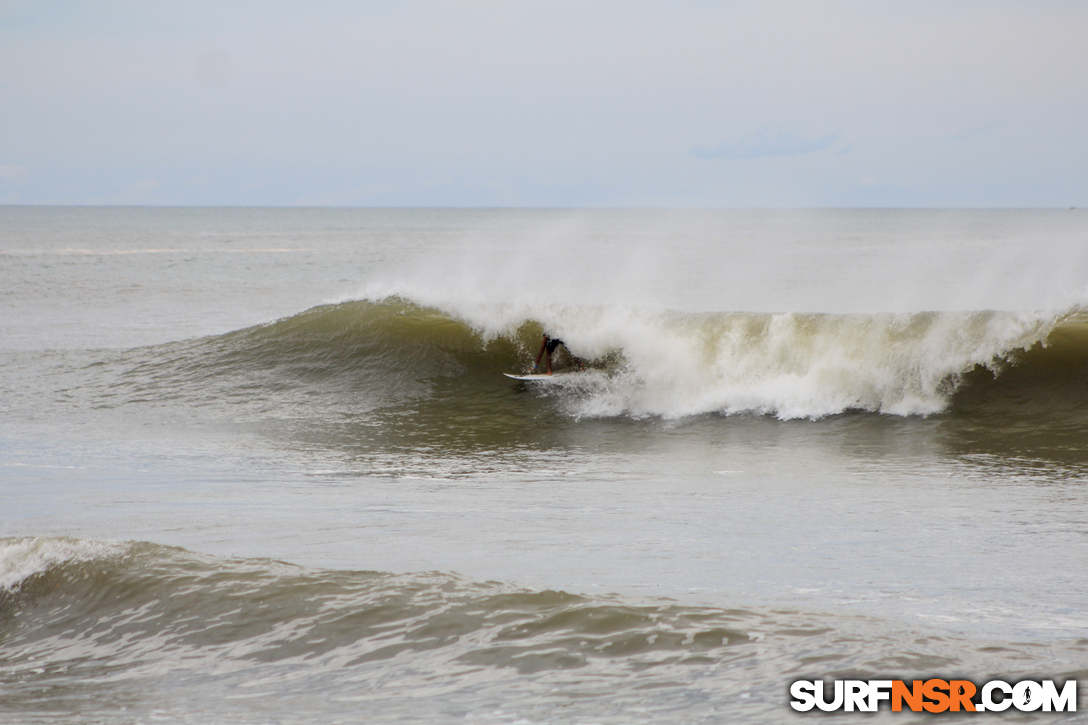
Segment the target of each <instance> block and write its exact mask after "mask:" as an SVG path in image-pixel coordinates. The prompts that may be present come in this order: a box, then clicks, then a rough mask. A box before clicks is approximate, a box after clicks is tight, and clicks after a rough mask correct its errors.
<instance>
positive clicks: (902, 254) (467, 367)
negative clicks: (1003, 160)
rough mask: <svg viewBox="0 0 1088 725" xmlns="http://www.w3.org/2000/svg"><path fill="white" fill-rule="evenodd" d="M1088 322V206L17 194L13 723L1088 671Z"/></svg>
mask: <svg viewBox="0 0 1088 725" xmlns="http://www.w3.org/2000/svg"><path fill="white" fill-rule="evenodd" d="M1086 305H1088V213H1086V212H1084V211H1080V210H1027V211H1018V210H991V211H925V210H912V211H893V210H857V211H680V210H677V211H649V210H615V211H609V210H597V211H572V210H338V209H149V208H46V207H33V208H32V207H0V722H12V723H59V722H65V723H67V722H96V723H130V722H151V721H164V722H194V723H196V722H200V723H206V722H232V723H233V722H243V723H265V722H275V723H308V722H351V723H354V722H358V723H371V722H439V723H444V722H479V723H555V722H564V723H636V722H646V723H649V722H653V723H723V722H752V723H766V722H785V721H796V720H801V719H804V718H807V717H812V715H802V714H799V713H795V712H794V711H793V710H791V708H790V707H789V704H788V703H789V694H788V688H789V684H790V683H791V682H792V681H794V680H797V679H814V678H820V677H822V678H826V679H834V678H843V677H854V678H884V679H898V678H902V679H916V678H924V677H929V676H940V677H944V678H949V677H953V676H954V677H958V678H965V679H971V680H973V681H975V682H983V681H986V680H989V679H1003V680H1006V681H1015V680H1018V679H1027V678H1034V679H1040V678H1054V679H1068V678H1079V679H1082V680H1083V679H1088V489H1086V486H1088V307H1086ZM544 332H547V333H549V334H551V335H553V336H558V337H561V338H562V339H563V340H564V341H565V343H566V347H567V350H563V349H560V351H559V352H558V353H557V355H556V359H555V366H556V375H555V376H554V378H553V380H552V381H550V382H548V383H543V384H541V383H536V384H533V383H519V382H515V381H512V380H510V379H508V378H506V377H504V376H503V375H502V373H505V372H510V373H515V372H526V371H528V370H529V369H530V368H531V367H532V361H533V359H534V358H535V356H536V354H537V351H538V349H539V345H540V340H541V334H542V333H544ZM571 355H575V356H577V357H578V358H580V359H582V360H583V361H584V367H585V369H584V370H579V369H578V366H577V365H576V364H575V363H574V361H573V360H572V357H571ZM1082 709H1083V702H1082ZM858 717H860V716H859V715H857V714H842V715H840V716H838V718H833V719H844V720H845V719H851V720H853V719H857V718H858ZM867 717H872V716H867ZM1018 718H1019V719H1022V720H1030V721H1032V722H1038V721H1048V719H1049V720H1061V721H1078V718H1079V719H1080V720H1083V719H1084V718H1083V717H1082V716H1081V715H1080V713H1073V714H1062V715H1057V714H1035V715H1030V716H1029V715H1026V714H1025V715H1016V714H1013V713H1006V715H1005V716H1003V717H1002V719H1003V720H1008V719H1011V720H1017V719H1018ZM876 719H878V720H885V719H886V720H889V721H896V722H913V721H916V720H919V719H921V718H918V717H917V716H912V715H910V714H909V713H907V714H904V713H890V712H886V711H885V712H883V713H880V714H878V715H877V716H876Z"/></svg>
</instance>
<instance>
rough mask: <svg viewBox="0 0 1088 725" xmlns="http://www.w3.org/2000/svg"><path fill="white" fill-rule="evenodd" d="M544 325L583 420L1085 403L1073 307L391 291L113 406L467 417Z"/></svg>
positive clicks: (261, 334) (321, 312)
mask: <svg viewBox="0 0 1088 725" xmlns="http://www.w3.org/2000/svg"><path fill="white" fill-rule="evenodd" d="M544 330H547V331H548V332H550V333H551V334H552V335H555V336H559V337H561V338H562V339H563V340H565V342H566V343H567V345H568V347H569V350H570V351H571V352H573V353H574V354H576V355H578V356H580V357H581V358H583V359H584V361H585V363H586V366H587V369H586V370H585V371H584V372H579V373H578V374H576V375H568V376H564V377H562V378H558V379H557V382H556V384H555V385H551V386H548V387H547V390H546V391H538V392H540V394H544V395H546V396H548V397H551V398H554V399H555V400H557V401H559V402H560V403H561V404H562V407H563V410H564V411H565V412H566V413H567V414H568V415H570V416H573V417H575V418H578V417H615V416H629V417H635V418H645V417H661V418H682V417H686V416H693V415H705V414H720V415H738V414H752V415H768V416H775V417H778V418H781V419H796V418H821V417H826V416H829V415H836V414H839V413H844V412H847V411H868V412H873V413H882V414H888V415H895V416H918V415H923V416H924V415H932V414H937V413H944V412H949V411H955V410H957V409H961V408H962V409H968V408H977V407H978V406H979V405H997V404H1001V405H1005V404H1012V403H1014V402H1015V401H1020V402H1021V403H1024V404H1045V403H1046V401H1047V400H1049V399H1050V398H1054V397H1055V395H1054V393H1055V391H1057V397H1058V398H1061V397H1062V396H1064V395H1066V394H1072V395H1074V396H1076V395H1077V394H1078V393H1077V391H1079V390H1081V389H1083V387H1084V386H1083V382H1084V379H1085V374H1086V372H1085V371H1086V370H1088V315H1086V314H1085V313H1084V312H1083V311H1081V310H1080V309H1073V310H1067V311H1065V312H1062V313H1014V312H998V311H978V312H919V313H909V314H873V315H861V314H852V315H832V314H791V313H784V314H764V313H727V312H716V313H679V312H668V311H651V310H640V309H634V308H619V307H617V308H600V307H576V306H571V307H553V308H551V309H549V310H548V312H547V313H546V314H545V315H540V316H536V315H533V314H531V313H527V312H522V313H521V314H518V312H517V311H512V310H510V309H507V308H484V307H481V308H474V309H471V310H468V311H455V310H450V311H443V310H439V309H435V308H431V307H424V306H420V305H418V304H415V303H413V302H412V301H410V300H405V299H402V298H398V297H393V298H387V299H382V300H377V301H365V300H364V301H353V302H344V303H340V304H335V305H326V306H322V307H317V308H313V309H310V310H307V311H305V312H302V313H300V314H297V315H294V316H292V317H288V318H285V319H281V320H278V321H276V322H272V323H269V324H266V325H260V326H257V327H253V328H248V329H245V330H240V331H237V332H233V333H229V334H227V335H220V336H216V337H211V338H204V339H200V340H192V341H186V342H183V343H175V344H172V345H166V346H159V347H156V348H153V349H149V350H145V351H143V355H144V356H143V359H142V360H141V361H140V362H138V363H137V364H135V365H130V366H129V368H128V369H127V370H126V371H125V373H124V374H123V375H122V376H120V381H119V382H117V383H116V384H115V385H112V386H111V387H110V388H109V390H108V392H106V393H104V395H103V398H104V399H105V398H113V399H114V400H115V401H116V402H118V403H120V402H125V401H131V400H141V401H147V400H152V401H153V400H154V399H155V397H156V396H172V397H177V396H192V397H194V398H196V399H198V402H199V401H203V402H212V401H218V402H219V403H222V402H228V403H245V402H247V401H249V403H250V404H257V403H254V402H253V401H254V400H257V401H265V402H266V403H267V404H268V405H299V406H306V405H308V404H315V405H324V406H331V408H330V409H337V406H338V405H339V404H340V403H342V402H343V401H345V400H346V399H347V398H350V401H351V402H350V405H351V406H352V410H356V411H358V410H361V409H376V408H382V407H384V406H388V405H392V404H398V403H404V402H405V401H408V400H428V399H430V400H431V401H432V402H435V401H436V400H437V399H438V398H445V399H446V401H447V402H450V403H451V404H456V405H458V406H460V409H461V410H462V412H463V413H464V414H470V413H472V414H479V415H487V412H488V409H489V408H490V409H491V410H492V411H499V410H501V408H502V406H503V405H506V404H508V401H507V402H504V399H503V398H502V394H503V392H504V391H508V390H509V388H510V385H511V383H510V382H509V381H508V380H506V379H504V378H502V377H501V373H503V372H515V371H526V370H528V369H529V368H530V367H531V361H532V360H533V359H534V357H535V355H536V353H537V351H538V347H539V340H540V335H541V332H542V331H544ZM556 368H557V370H559V371H562V370H564V369H565V370H566V371H570V370H573V369H574V368H573V362H572V359H571V358H570V357H569V355H567V354H566V353H565V352H561V353H560V354H559V355H558V356H557V359H556ZM1063 385H1067V386H1068V389H1063ZM1044 393H1046V394H1045V395H1044ZM345 396H346V397H345ZM1003 396H1004V397H1003ZM307 401H309V403H308V402H307Z"/></svg>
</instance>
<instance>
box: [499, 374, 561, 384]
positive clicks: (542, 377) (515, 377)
mask: <svg viewBox="0 0 1088 725" xmlns="http://www.w3.org/2000/svg"><path fill="white" fill-rule="evenodd" d="M503 375H505V376H506V377H508V378H510V379H511V380H526V381H533V382H540V383H543V382H547V381H549V380H555V379H556V378H561V377H563V373H558V374H556V375H542V374H540V373H535V374H533V375H511V374H510V373H503Z"/></svg>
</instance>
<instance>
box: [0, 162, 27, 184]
mask: <svg viewBox="0 0 1088 725" xmlns="http://www.w3.org/2000/svg"><path fill="white" fill-rule="evenodd" d="M0 179H7V180H8V181H23V180H24V179H26V167H25V166H19V165H17V164H0Z"/></svg>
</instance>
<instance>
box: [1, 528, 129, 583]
mask: <svg viewBox="0 0 1088 725" xmlns="http://www.w3.org/2000/svg"><path fill="white" fill-rule="evenodd" d="M127 548H128V547H127V545H125V544H119V543H111V542H101V541H85V540H81V539H65V538H33V539H0V590H14V589H18V588H19V587H20V586H21V585H22V583H23V582H25V581H26V580H27V579H29V578H30V577H32V576H34V575H35V574H40V573H42V572H44V571H47V570H48V569H49V568H50V567H53V566H56V565H58V564H64V563H69V562H79V561H92V560H95V559H105V558H108V557H111V556H117V555H119V554H122V553H124V552H125V551H126V550H127Z"/></svg>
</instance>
